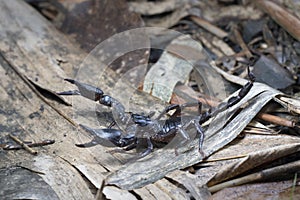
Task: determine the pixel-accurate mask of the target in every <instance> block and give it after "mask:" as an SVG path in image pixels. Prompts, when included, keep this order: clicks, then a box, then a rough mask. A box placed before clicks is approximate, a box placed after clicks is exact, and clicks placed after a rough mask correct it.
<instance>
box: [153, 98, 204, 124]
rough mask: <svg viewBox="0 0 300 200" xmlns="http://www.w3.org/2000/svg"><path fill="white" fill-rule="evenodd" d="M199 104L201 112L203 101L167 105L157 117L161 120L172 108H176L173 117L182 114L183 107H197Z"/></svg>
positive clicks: (199, 111)
mask: <svg viewBox="0 0 300 200" xmlns="http://www.w3.org/2000/svg"><path fill="white" fill-rule="evenodd" d="M195 106H198V113H201V106H202V103H201V102H189V103H184V104H171V105H169V106H167V107H166V108H165V109H164V110H163V111H162V112H161V113H160V115H159V116H158V117H157V120H159V119H160V118H161V117H162V116H163V115H165V114H167V113H168V112H169V111H171V110H175V112H174V113H173V114H172V115H171V117H174V116H177V115H180V114H181V111H182V109H183V108H187V107H195Z"/></svg>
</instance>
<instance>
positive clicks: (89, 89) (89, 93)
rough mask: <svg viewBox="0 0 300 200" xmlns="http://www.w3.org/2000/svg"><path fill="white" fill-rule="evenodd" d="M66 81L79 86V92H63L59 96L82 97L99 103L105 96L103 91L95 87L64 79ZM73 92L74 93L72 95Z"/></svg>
mask: <svg viewBox="0 0 300 200" xmlns="http://www.w3.org/2000/svg"><path fill="white" fill-rule="evenodd" d="M64 80H65V81H68V82H70V83H72V84H74V85H76V86H77V88H78V90H75V91H67V92H61V93H59V94H61V95H81V96H83V97H85V98H88V99H91V100H94V101H98V100H100V99H101V97H102V96H103V91H102V90H101V89H100V88H97V87H95V86H92V85H89V84H86V83H81V82H79V81H76V80H73V79H68V78H66V79H64ZM72 92H73V93H72Z"/></svg>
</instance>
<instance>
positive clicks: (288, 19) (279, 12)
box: [255, 0, 300, 41]
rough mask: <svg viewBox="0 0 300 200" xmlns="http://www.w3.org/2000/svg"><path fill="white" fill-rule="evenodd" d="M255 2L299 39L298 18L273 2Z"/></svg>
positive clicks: (299, 27) (262, 0) (299, 26)
mask: <svg viewBox="0 0 300 200" xmlns="http://www.w3.org/2000/svg"><path fill="white" fill-rule="evenodd" d="M255 4H256V5H257V7H258V8H261V9H262V10H263V11H264V12H266V13H268V15H270V17H271V18H272V19H273V20H274V21H276V22H277V23H278V24H279V25H280V26H282V27H283V28H284V29H285V30H286V31H287V32H288V33H289V34H291V35H292V36H293V37H294V38H295V39H296V40H298V41H300V20H299V19H298V18H297V17H295V16H294V15H293V14H291V13H290V12H288V11H286V10H285V9H283V8H282V7H280V6H279V5H277V4H276V3H274V2H271V1H267V0H256V1H255Z"/></svg>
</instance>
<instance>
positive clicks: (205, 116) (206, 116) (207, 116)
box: [199, 66, 255, 124]
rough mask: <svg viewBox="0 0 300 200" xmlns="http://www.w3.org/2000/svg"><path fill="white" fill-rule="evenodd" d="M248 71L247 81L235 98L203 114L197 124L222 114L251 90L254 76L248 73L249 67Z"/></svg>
mask: <svg viewBox="0 0 300 200" xmlns="http://www.w3.org/2000/svg"><path fill="white" fill-rule="evenodd" d="M247 70H248V78H249V81H248V82H247V83H246V85H244V86H243V87H242V89H241V90H240V92H239V94H238V95H237V96H234V97H231V98H230V99H229V100H228V101H227V102H226V103H221V104H219V105H218V106H217V107H213V108H211V109H209V110H208V111H206V112H205V113H203V114H202V115H201V117H200V120H199V123H200V124H202V123H204V122H206V121H207V120H208V119H210V118H211V117H212V116H215V115H217V114H218V113H220V112H222V111H223V110H225V109H227V108H229V107H232V106H234V105H235V104H237V103H238V102H240V101H241V100H242V99H243V98H244V97H245V96H246V95H247V94H248V92H249V91H250V90H251V88H252V86H253V83H254V82H255V76H254V74H253V73H252V72H250V69H249V66H248V68H247Z"/></svg>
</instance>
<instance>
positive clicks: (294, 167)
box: [208, 161, 300, 192]
mask: <svg viewBox="0 0 300 200" xmlns="http://www.w3.org/2000/svg"><path fill="white" fill-rule="evenodd" d="M299 168H300V161H295V162H291V163H287V164H285V165H280V166H277V167H273V168H270V169H265V170H262V171H261V172H257V173H254V174H249V175H247V176H244V177H241V178H237V179H234V180H230V181H227V182H224V183H220V184H217V185H214V186H212V187H209V188H208V190H209V191H210V192H217V191H219V190H222V189H224V188H227V187H234V186H238V185H242V184H245V183H250V182H253V181H259V180H262V179H266V178H270V177H274V176H276V175H278V174H282V173H294V172H297V171H298V170H299Z"/></svg>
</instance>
